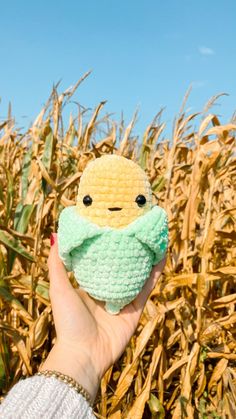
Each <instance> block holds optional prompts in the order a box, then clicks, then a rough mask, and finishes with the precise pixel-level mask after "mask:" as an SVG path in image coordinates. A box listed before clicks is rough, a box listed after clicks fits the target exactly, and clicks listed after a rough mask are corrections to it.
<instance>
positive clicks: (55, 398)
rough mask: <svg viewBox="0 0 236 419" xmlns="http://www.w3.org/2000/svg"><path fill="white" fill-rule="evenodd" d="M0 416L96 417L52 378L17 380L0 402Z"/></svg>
mask: <svg viewBox="0 0 236 419" xmlns="http://www.w3.org/2000/svg"><path fill="white" fill-rule="evenodd" d="M0 418H1V419H3V418H4V419H39V418H41V419H42V418H45V419H52V418H53V419H54V418H55V419H68V418H70V419H78V418H80V419H95V416H94V414H93V411H92V408H91V407H90V406H89V404H88V403H87V401H86V400H85V399H84V398H83V396H81V395H80V394H78V393H77V392H76V391H75V390H74V389H73V388H70V387H69V386H68V385H67V384H65V383H63V382H61V381H59V380H57V379H56V378H54V377H44V376H37V375H35V376H33V377H31V378H27V379H25V380H21V381H19V383H17V384H16V385H15V386H14V387H13V388H12V389H11V391H10V392H9V393H8V395H7V396H6V398H5V399H4V401H3V402H2V404H1V405H0Z"/></svg>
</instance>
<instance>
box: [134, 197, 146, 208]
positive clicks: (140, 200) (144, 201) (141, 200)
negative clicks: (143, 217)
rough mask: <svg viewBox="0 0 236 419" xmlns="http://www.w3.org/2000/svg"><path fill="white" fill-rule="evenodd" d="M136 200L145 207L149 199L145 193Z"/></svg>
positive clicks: (140, 205)
mask: <svg viewBox="0 0 236 419" xmlns="http://www.w3.org/2000/svg"><path fill="white" fill-rule="evenodd" d="M135 202H136V203H137V204H138V206H139V207H143V206H144V205H145V204H146V202H147V200H146V198H145V196H144V195H138V196H137V198H136V199H135Z"/></svg>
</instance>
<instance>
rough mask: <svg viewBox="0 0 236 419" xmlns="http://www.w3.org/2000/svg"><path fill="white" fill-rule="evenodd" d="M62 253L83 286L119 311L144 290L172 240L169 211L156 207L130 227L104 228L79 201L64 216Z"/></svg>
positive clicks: (111, 309)
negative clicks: (85, 212)
mask: <svg viewBox="0 0 236 419" xmlns="http://www.w3.org/2000/svg"><path fill="white" fill-rule="evenodd" d="M58 245H59V255H60V257H61V259H62V261H63V262H64V264H65V266H66V268H67V270H69V271H71V270H73V271H74V274H75V278H76V279H77V281H78V283H79V285H80V286H81V288H83V289H84V290H85V291H87V292H88V294H90V295H91V296H92V297H93V298H96V299H98V300H102V301H105V302H106V305H105V308H106V310H107V311H108V312H110V313H112V314H116V313H118V312H119V311H120V310H121V309H122V308H123V307H124V306H125V305H126V304H128V303H130V302H131V301H132V300H133V299H134V298H135V297H136V296H137V295H138V294H139V292H140V291H141V290H142V288H143V286H144V284H145V282H146V280H147V278H148V277H149V274H150V272H151V269H152V266H153V265H155V264H157V263H158V262H160V261H161V260H162V259H163V257H164V255H165V253H166V249H167V245H168V225H167V216H166V212H165V211H164V210H163V209H162V208H160V207H158V206H154V207H153V208H152V209H151V210H150V211H149V212H147V213H146V214H145V215H143V216H141V217H139V218H137V219H136V220H135V221H133V222H132V223H130V224H129V225H128V226H127V227H125V228H122V229H113V228H110V227H99V226H97V225H96V224H93V223H91V222H90V221H88V220H86V219H85V218H83V217H81V216H80V215H79V213H78V210H77V208H76V207H75V206H72V207H68V208H65V209H64V210H63V211H62V213H61V215H60V217H59V228H58Z"/></svg>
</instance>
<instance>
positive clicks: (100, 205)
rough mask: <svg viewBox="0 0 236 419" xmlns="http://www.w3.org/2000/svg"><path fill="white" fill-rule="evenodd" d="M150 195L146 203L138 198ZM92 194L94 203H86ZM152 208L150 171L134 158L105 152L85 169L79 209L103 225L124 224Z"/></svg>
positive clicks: (116, 225) (81, 182)
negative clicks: (140, 201) (85, 200)
mask: <svg viewBox="0 0 236 419" xmlns="http://www.w3.org/2000/svg"><path fill="white" fill-rule="evenodd" d="M138 195H143V196H145V198H146V204H145V205H144V206H143V207H140V206H138V205H137V202H136V201H135V200H136V198H137V196H138ZM85 196H89V197H90V198H91V199H92V204H91V205H89V206H85V205H84V203H83V199H84V197H85ZM151 208H152V191H151V186H150V183H149V181H148V178H147V176H146V173H145V172H144V171H143V170H142V169H141V168H140V167H139V166H138V165H137V164H136V163H134V162H133V161H132V160H128V159H126V158H124V157H121V156H117V155H104V156H102V157H100V158H98V159H96V160H94V161H92V162H90V163H89V165H88V166H87V167H86V169H85V170H84V173H83V175H82V177H81V180H80V185H79V191H78V198H77V209H78V212H79V214H80V215H81V216H82V217H85V218H87V219H88V220H89V221H90V222H92V223H95V224H97V225H98V226H100V227H105V226H108V227H112V228H117V229H120V228H123V227H126V226H127V225H128V224H130V223H131V222H132V221H134V220H135V219H136V218H138V217H140V216H142V215H144V214H145V213H146V212H147V211H149V210H150V209H151Z"/></svg>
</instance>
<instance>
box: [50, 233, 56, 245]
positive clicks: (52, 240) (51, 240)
mask: <svg viewBox="0 0 236 419" xmlns="http://www.w3.org/2000/svg"><path fill="white" fill-rule="evenodd" d="M54 243H55V236H54V234H53V233H52V234H51V237H50V244H51V246H53V245H54Z"/></svg>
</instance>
